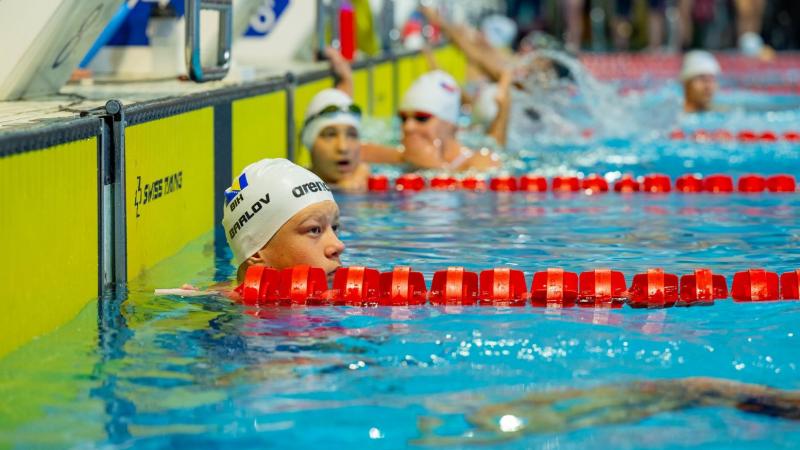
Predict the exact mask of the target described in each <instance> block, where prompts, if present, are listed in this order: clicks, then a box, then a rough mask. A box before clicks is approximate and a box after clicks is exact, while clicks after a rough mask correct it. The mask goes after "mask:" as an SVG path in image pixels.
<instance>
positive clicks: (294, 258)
mask: <svg viewBox="0 0 800 450" xmlns="http://www.w3.org/2000/svg"><path fill="white" fill-rule="evenodd" d="M338 229H339V207H338V206H337V205H336V202H333V201H330V200H328V201H324V202H320V203H315V204H313V205H310V206H307V207H306V208H304V209H302V210H300V212H298V213H297V214H295V215H294V216H293V217H292V218H291V219H289V221H288V222H286V223H285V224H283V226H282V227H281V228H280V230H278V232H277V233H275V235H274V236H273V237H272V239H270V240H269V242H267V244H266V245H265V246H264V247H262V248H261V250H259V251H258V252H257V253H256V254H255V255H253V256H251V257H250V258H249V259H248V263H250V264H251V265H252V264H261V265H265V266H269V267H274V268H276V269H284V268H287V267H292V266H296V265H299V264H307V265H309V266H311V267H320V268H322V269H323V270H325V273H326V274H328V276H331V275H332V274H333V273H334V272H335V271H336V269H338V268H339V267H341V265H342V263H341V261H340V260H339V257H340V256H341V254H342V252H343V251H344V244H343V243H342V241H340V240H339V238H338V237H337V232H338Z"/></svg>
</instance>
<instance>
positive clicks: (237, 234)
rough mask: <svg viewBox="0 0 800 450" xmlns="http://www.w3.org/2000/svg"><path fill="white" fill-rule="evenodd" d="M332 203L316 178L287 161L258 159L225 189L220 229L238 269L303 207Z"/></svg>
mask: <svg viewBox="0 0 800 450" xmlns="http://www.w3.org/2000/svg"><path fill="white" fill-rule="evenodd" d="M326 200H333V195H332V194H331V192H330V189H329V188H328V186H327V185H326V184H325V183H323V182H322V180H320V179H319V177H318V176H316V175H314V174H313V173H311V172H309V171H308V170H306V169H304V168H302V167H300V166H298V165H297V164H294V163H292V162H291V161H289V160H286V159H283V158H278V159H262V160H261V161H257V162H254V163H253V164H250V165H249V166H247V167H245V168H244V170H243V171H242V174H241V175H239V176H238V177H237V178H236V179H235V180H233V184H232V185H231V187H229V188H228V189H225V207H224V208H225V209H224V211H223V215H222V226H223V228H225V238H226V239H227V240H228V245H230V246H231V250H233V261H234V264H236V267H238V266H239V265H240V264H242V263H243V262H244V261H245V260H247V258H249V257H251V256H253V255H254V254H255V253H256V252H257V251H258V250H260V249H261V247H263V246H264V244H266V243H267V242H269V240H270V239H272V236H274V235H275V233H277V232H278V230H279V229H280V228H281V227H282V226H283V224H285V223H286V222H287V221H289V219H291V218H292V216H294V215H295V214H297V213H298V212H299V211H300V210H302V209H303V208H305V207H307V206H309V205H313V204H315V203H320V202H324V201H326Z"/></svg>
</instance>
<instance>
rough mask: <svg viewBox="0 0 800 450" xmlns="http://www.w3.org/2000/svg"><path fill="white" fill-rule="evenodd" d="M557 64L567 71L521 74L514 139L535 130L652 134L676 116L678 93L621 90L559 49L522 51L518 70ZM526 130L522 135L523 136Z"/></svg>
mask: <svg viewBox="0 0 800 450" xmlns="http://www.w3.org/2000/svg"><path fill="white" fill-rule="evenodd" d="M553 64H555V65H559V66H561V67H562V68H564V69H566V70H567V71H568V73H569V75H568V76H564V77H561V78H555V77H552V76H547V75H543V74H542V72H541V71H537V72H533V73H532V74H530V75H528V76H525V77H524V78H523V79H522V80H521V83H522V87H523V90H517V92H516V94H515V96H514V98H513V100H514V103H515V106H514V111H513V112H512V114H515V115H516V117H525V118H527V119H528V120H524V121H517V122H516V123H514V124H513V125H521V126H520V127H517V128H515V127H514V126H512V133H514V134H516V136H515V137H516V138H517V139H516V142H519V141H520V140H524V138H525V137H527V138H528V139H530V137H531V136H532V135H533V134H536V135H538V136H539V137H541V138H544V139H545V140H549V141H553V140H556V141H558V140H564V139H565V138H566V139H567V140H568V139H570V138H573V139H574V138H575V137H578V138H580V137H588V136H589V135H591V136H594V137H598V136H600V137H631V136H640V137H641V136H644V137H648V138H654V137H657V136H658V135H660V134H662V133H663V132H664V131H665V130H669V129H671V128H672V127H673V126H674V125H675V124H676V122H677V120H678V117H679V113H680V104H679V102H678V99H677V98H676V97H675V95H674V94H672V95H670V94H669V93H666V94H665V93H664V92H660V90H659V89H657V90H655V91H646V92H634V91H631V92H629V93H627V94H622V93H620V90H619V87H618V85H617V84H614V83H606V82H602V81H600V80H597V79H596V78H594V77H593V76H592V74H591V73H590V72H589V71H588V70H587V69H586V68H585V67H584V66H583V64H581V62H580V61H578V60H577V59H576V58H574V57H572V56H570V55H569V54H567V53H564V52H560V51H557V50H539V51H536V52H534V53H531V54H530V55H527V56H525V57H523V58H522V59H521V60H520V61H519V62H518V64H517V66H516V67H517V70H525V69H524V68H530V67H552V65H553ZM523 136H524V137H523Z"/></svg>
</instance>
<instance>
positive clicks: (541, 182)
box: [367, 173, 797, 194]
mask: <svg viewBox="0 0 800 450" xmlns="http://www.w3.org/2000/svg"><path fill="white" fill-rule="evenodd" d="M391 184H392V183H390V181H389V178H388V177H386V176H385V175H373V176H371V177H369V179H368V181H367V187H368V189H369V190H370V191H372V192H387V191H389V190H390V189H391V188H390V186H391ZM428 185H430V188H431V189H434V190H444V191H455V190H457V189H462V190H467V191H485V190H487V188H488V190H492V191H495V192H517V191H521V192H546V191H547V186H548V183H547V179H546V178H544V177H542V176H538V175H522V176H521V177H519V178H517V177H513V176H511V175H501V176H496V177H493V178H490V179H488V182H487V180H486V179H483V178H477V177H474V176H467V177H464V178H462V179H460V180H459V179H457V178H455V177H453V176H452V175H439V176H435V177H433V178H431V179H430V181H429V182H427V181H426V180H425V178H423V177H422V176H420V175H418V174H413V173H412V174H404V175H401V176H399V177H397V179H395V181H394V187H395V190H397V191H399V192H418V191H421V190H424V189H425V187H426V186H428ZM550 186H551V190H552V191H553V192H554V193H570V192H580V191H583V192H585V193H587V194H595V193H603V192H608V191H609V185H608V182H607V181H606V179H605V178H603V177H602V176H601V175H599V174H591V175H589V176H587V177H585V178H578V177H576V176H556V177H553V178H552V180H551V183H550ZM672 186H673V185H672V180H671V179H670V177H669V176H667V175H663V174H657V173H656V174H648V175H645V176H643V177H634V176H632V175H629V174H626V175H623V176H622V177H621V178H619V179H618V180H616V181H615V182H614V192H617V193H633V192H644V193H650V194H666V193H670V192H672ZM737 189H738V192H741V193H756V192H773V193H779V192H784V193H790V192H797V182H796V180H795V177H794V176H793V175H787V174H778V175H769V176H763V175H757V174H746V175H742V176H740V177H739V180H738V184H736V186H734V179H733V177H732V176H730V175H725V174H711V175H708V176H706V177H705V178H703V177H699V176H697V175H694V174H686V175H682V176H680V177H678V178H677V179H676V180H675V190H676V191H677V192H680V193H684V194H690V193H700V192H707V193H714V194H728V193H732V192H734V191H736V190H737Z"/></svg>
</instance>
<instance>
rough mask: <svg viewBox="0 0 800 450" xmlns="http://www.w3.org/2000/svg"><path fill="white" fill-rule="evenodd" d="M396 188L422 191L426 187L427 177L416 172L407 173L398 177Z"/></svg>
mask: <svg viewBox="0 0 800 450" xmlns="http://www.w3.org/2000/svg"><path fill="white" fill-rule="evenodd" d="M395 188H396V189H397V190H398V191H421V190H423V189H425V179H424V178H422V177H421V176H419V175H417V174H415V173H406V174H403V175H400V176H399V177H397V180H395Z"/></svg>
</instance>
